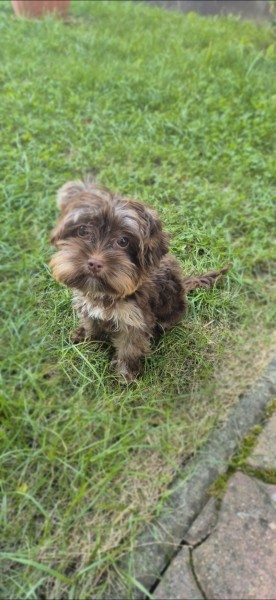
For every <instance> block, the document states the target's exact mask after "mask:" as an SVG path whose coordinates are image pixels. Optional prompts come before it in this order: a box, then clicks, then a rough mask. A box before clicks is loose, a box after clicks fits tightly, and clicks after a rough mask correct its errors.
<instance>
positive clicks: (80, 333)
mask: <svg viewBox="0 0 276 600" xmlns="http://www.w3.org/2000/svg"><path fill="white" fill-rule="evenodd" d="M70 339H71V342H73V344H80V343H81V342H84V340H86V339H87V336H86V331H85V327H77V329H74V331H72V333H71V336H70Z"/></svg>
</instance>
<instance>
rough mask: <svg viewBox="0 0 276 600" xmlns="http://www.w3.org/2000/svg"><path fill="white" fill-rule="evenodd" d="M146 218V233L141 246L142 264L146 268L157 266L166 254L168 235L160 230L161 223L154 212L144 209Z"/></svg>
mask: <svg viewBox="0 0 276 600" xmlns="http://www.w3.org/2000/svg"><path fill="white" fill-rule="evenodd" d="M146 218H147V221H148V231H147V234H146V237H145V239H144V244H143V245H144V250H143V254H144V262H145V265H146V266H152V265H156V266H157V265H158V264H159V262H160V259H161V258H162V256H163V255H164V254H166V253H167V252H168V248H169V235H168V234H167V233H165V232H164V231H163V230H162V222H161V220H160V219H159V217H158V215H157V213H156V212H155V211H154V210H152V209H150V208H146Z"/></svg>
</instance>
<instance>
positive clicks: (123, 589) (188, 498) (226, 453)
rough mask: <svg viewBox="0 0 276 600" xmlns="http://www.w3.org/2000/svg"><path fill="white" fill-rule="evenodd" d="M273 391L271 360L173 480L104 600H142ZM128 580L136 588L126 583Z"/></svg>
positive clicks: (275, 362)
mask: <svg viewBox="0 0 276 600" xmlns="http://www.w3.org/2000/svg"><path fill="white" fill-rule="evenodd" d="M275 393H276V357H275V358H273V359H272V360H271V361H270V363H269V364H268V365H267V368H266V369H265V371H264V373H263V376H262V377H261V378H260V379H259V380H258V381H257V382H256V383H255V384H254V386H253V387H252V389H251V390H249V391H248V393H246V394H245V395H244V396H243V397H242V399H241V400H240V402H239V403H238V404H237V406H236V407H234V409H233V411H231V413H230V414H229V417H228V419H227V420H226V422H225V423H224V424H223V427H222V428H220V429H218V430H216V431H214V432H213V433H212V434H211V436H210V438H209V440H208V441H207V442H206V444H204V446H203V447H202V448H201V449H200V451H199V452H198V453H197V457H196V459H194V460H192V461H191V463H189V464H187V465H185V467H184V468H183V471H182V473H181V474H180V475H179V476H178V477H177V478H176V479H175V480H174V482H173V484H172V486H171V490H170V491H171V494H170V496H169V498H168V500H167V501H166V503H165V504H164V507H163V509H162V511H161V512H160V514H159V516H158V517H157V518H156V519H154V520H153V521H152V522H151V523H149V524H147V525H146V527H145V529H144V531H143V532H142V533H141V534H140V535H139V536H138V537H137V540H136V543H135V545H134V547H133V548H132V549H131V550H130V551H129V552H126V554H125V555H124V557H123V558H122V559H121V560H120V561H119V562H118V565H117V569H116V571H117V573H118V571H120V577H119V576H118V575H117V573H116V574H115V573H114V577H113V578H111V581H110V584H109V586H108V588H107V590H106V592H105V600H114V598H120V599H121V600H128V599H129V598H132V600H142V599H143V600H144V598H145V593H144V592H143V591H142V590H141V587H140V586H143V588H144V589H146V590H151V589H152V588H153V586H154V585H155V584H156V582H157V581H158V580H159V579H160V573H162V572H163V571H164V570H165V569H166V568H167V567H168V565H169V563H170V561H171V559H172V557H173V555H174V554H175V552H176V551H177V548H178V547H179V545H180V544H181V542H182V541H183V539H184V536H185V535H186V533H187V531H188V529H189V528H190V527H191V525H192V523H193V521H194V520H195V518H196V517H197V515H199V513H200V512H201V510H202V509H203V507H204V506H205V504H206V502H207V500H208V490H209V488H210V485H211V484H212V483H214V481H216V479H217V478H218V477H219V475H221V474H222V473H225V472H226V470H227V467H228V464H229V460H230V459H231V457H232V456H233V453H234V452H235V450H236V449H237V448H238V447H239V445H240V444H241V442H242V440H243V439H244V437H245V436H246V435H247V434H248V432H249V431H250V429H251V428H252V427H253V425H256V424H257V423H259V422H260V419H261V418H262V416H263V413H264V411H265V409H266V407H267V405H268V404H269V402H271V400H272V398H274V397H275ZM130 580H132V581H135V580H136V581H137V583H138V584H139V585H136V583H134V584H130Z"/></svg>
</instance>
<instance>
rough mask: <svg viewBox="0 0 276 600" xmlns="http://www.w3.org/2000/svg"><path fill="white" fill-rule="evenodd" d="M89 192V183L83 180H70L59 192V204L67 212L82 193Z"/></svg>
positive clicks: (60, 208) (61, 209) (62, 210)
mask: <svg viewBox="0 0 276 600" xmlns="http://www.w3.org/2000/svg"><path fill="white" fill-rule="evenodd" d="M84 192H87V185H86V184H85V183H84V182H83V181H80V180H79V181H68V182H67V183H65V184H64V185H63V186H62V187H61V188H59V190H58V192H57V205H58V208H59V210H60V211H61V212H65V211H66V210H67V208H68V207H69V205H70V204H71V203H72V202H76V201H77V200H78V199H79V198H80V196H81V194H83V193H84Z"/></svg>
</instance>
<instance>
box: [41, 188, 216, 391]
mask: <svg viewBox="0 0 276 600" xmlns="http://www.w3.org/2000/svg"><path fill="white" fill-rule="evenodd" d="M57 203H58V207H59V209H60V211H61V216H60V218H59V220H58V222H57V225H56V227H55V229H54V230H53V232H52V237H51V242H52V244H54V245H55V246H56V249H57V252H56V254H55V255H54V256H53V258H52V260H51V263H50V264H51V268H52V272H53V276H54V277H55V279H56V280H57V281H59V282H60V283H62V284H64V285H66V286H67V287H69V288H70V289H72V291H73V306H74V308H75V310H76V311H77V313H78V315H79V319H80V324H79V327H78V329H77V330H76V331H75V332H74V334H73V338H74V341H75V342H80V341H83V340H84V339H98V338H101V337H102V336H106V335H108V336H109V337H110V339H111V342H112V345H113V347H114V348H115V356H114V359H113V361H112V364H113V366H114V367H115V368H116V369H117V371H118V372H119V373H121V374H122V375H123V376H124V377H125V378H126V380H128V381H131V380H132V379H134V378H135V377H136V375H137V374H138V372H139V369H140V364H141V359H142V358H143V357H144V356H145V355H146V354H147V353H148V352H149V351H150V340H151V338H152V337H153V336H154V335H155V334H156V333H157V331H158V330H166V329H169V328H170V327H172V326H173V325H175V324H176V323H179V322H180V320H181V319H182V317H183V315H184V313H185V310H186V306H187V301H186V293H187V292H189V291H191V290H192V289H195V288H197V287H200V286H201V287H205V288H208V287H210V286H211V285H213V284H214V283H215V282H216V281H217V280H218V279H219V278H220V276H221V275H222V274H223V273H225V272H226V271H227V268H228V267H224V268H223V269H221V270H220V271H213V272H210V273H206V274H203V275H200V276H197V277H188V278H187V277H186V278H185V277H183V274H182V271H181V268H180V265H179V263H178V261H177V260H176V259H175V258H174V257H173V256H172V255H170V254H168V243H169V237H168V235H167V234H166V233H165V232H164V231H163V229H162V223H161V221H160V219H159V217H158V215H157V213H156V212H155V211H154V210H152V209H151V208H150V207H148V206H145V205H144V204H142V203H140V202H137V201H135V200H131V199H128V198H121V197H120V196H118V195H115V194H112V193H111V192H110V191H109V190H108V189H107V188H104V187H102V186H99V185H98V184H96V183H94V182H91V181H87V182H82V181H72V182H68V183H66V184H65V185H64V186H62V188H61V189H60V190H59V191H58V195H57Z"/></svg>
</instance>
